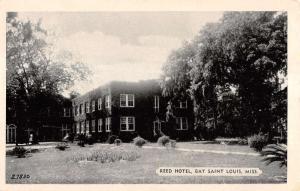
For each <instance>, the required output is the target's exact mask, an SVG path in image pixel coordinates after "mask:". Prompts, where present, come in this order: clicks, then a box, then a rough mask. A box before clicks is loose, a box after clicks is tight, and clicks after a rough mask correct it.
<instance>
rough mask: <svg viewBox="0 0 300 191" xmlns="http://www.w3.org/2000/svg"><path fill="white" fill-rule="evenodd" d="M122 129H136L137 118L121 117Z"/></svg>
mask: <svg viewBox="0 0 300 191" xmlns="http://www.w3.org/2000/svg"><path fill="white" fill-rule="evenodd" d="M120 129H121V131H134V129H135V118H134V117H121V118H120Z"/></svg>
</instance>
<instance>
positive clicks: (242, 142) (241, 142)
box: [237, 138, 248, 145]
mask: <svg viewBox="0 0 300 191" xmlns="http://www.w3.org/2000/svg"><path fill="white" fill-rule="evenodd" d="M237 144H238V145H248V140H247V139H244V138H239V139H238V142H237Z"/></svg>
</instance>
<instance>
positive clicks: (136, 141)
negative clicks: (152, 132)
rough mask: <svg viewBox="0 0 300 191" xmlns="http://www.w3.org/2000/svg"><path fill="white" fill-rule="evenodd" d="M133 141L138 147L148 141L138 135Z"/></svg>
mask: <svg viewBox="0 0 300 191" xmlns="http://www.w3.org/2000/svg"><path fill="white" fill-rule="evenodd" d="M133 143H134V145H136V146H138V147H142V146H143V145H144V144H146V143H147V141H146V140H145V139H143V138H142V137H140V136H138V137H136V138H134V139H133Z"/></svg>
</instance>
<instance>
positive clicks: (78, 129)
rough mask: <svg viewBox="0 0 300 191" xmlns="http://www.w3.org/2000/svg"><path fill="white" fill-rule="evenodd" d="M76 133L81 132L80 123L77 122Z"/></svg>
mask: <svg viewBox="0 0 300 191" xmlns="http://www.w3.org/2000/svg"><path fill="white" fill-rule="evenodd" d="M76 133H78V134H79V133H80V124H79V123H76Z"/></svg>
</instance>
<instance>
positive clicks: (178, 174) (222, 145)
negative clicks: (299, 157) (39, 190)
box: [3, 10, 289, 184]
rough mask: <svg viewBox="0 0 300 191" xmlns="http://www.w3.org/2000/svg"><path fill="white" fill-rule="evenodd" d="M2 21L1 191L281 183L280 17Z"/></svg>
mask: <svg viewBox="0 0 300 191" xmlns="http://www.w3.org/2000/svg"><path fill="white" fill-rule="evenodd" d="M5 16H6V19H5V21H6V24H5V25H6V31H5V32H6V58H5V59H4V60H5V62H6V65H5V66H6V67H5V69H6V74H5V75H6V82H5V85H6V88H5V89H6V95H5V96H6V106H5V108H6V124H3V126H4V125H5V128H6V131H5V137H6V144H5V153H6V154H5V182H6V184H287V181H288V176H287V166H288V157H287V150H288V146H287V145H288V144H287V143H288V138H289V136H288V125H287V124H288V122H287V121H288V120H287V104H288V97H287V89H288V70H287V69H288V64H287V58H288V52H287V49H288V42H287V39H288V32H287V29H288V12H287V11H278V10H276V11H85V12H79V11H73V12H68V11H38V12H37V11H13V10H10V11H7V12H6V13H5ZM3 22H4V21H3Z"/></svg>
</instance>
